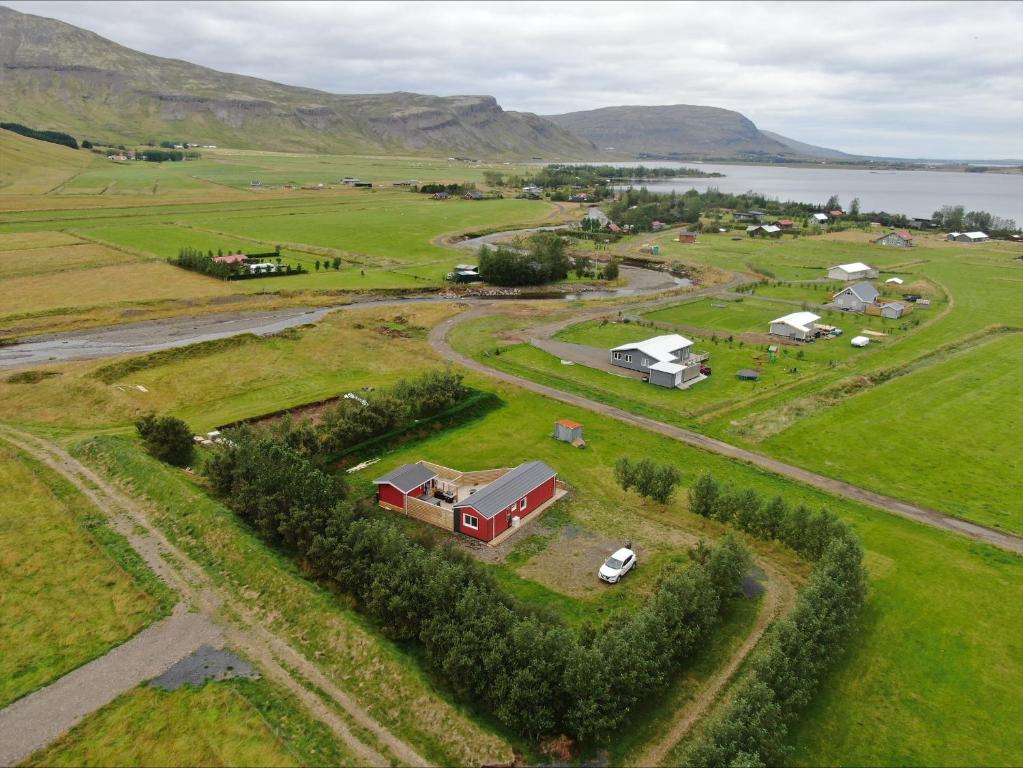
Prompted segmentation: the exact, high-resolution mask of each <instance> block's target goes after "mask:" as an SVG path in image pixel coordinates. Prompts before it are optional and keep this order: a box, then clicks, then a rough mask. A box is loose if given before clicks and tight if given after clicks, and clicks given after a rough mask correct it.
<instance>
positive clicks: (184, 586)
mask: <svg viewBox="0 0 1023 768" xmlns="http://www.w3.org/2000/svg"><path fill="white" fill-rule="evenodd" d="M4 433H5V435H6V436H7V437H9V438H11V439H12V440H13V441H15V442H17V444H19V446H21V447H23V448H25V449H26V450H28V451H30V452H31V453H33V454H34V455H35V456H36V457H37V458H39V460H41V461H44V462H46V463H47V464H50V465H51V466H54V467H55V468H59V469H58V471H61V473H62V474H64V476H65V477H66V478H67V479H68V480H69V481H71V482H74V483H76V485H78V487H79V488H82V490H85V491H86V492H87V493H88V491H87V489H86V488H84V487H83V486H85V484H86V482H88V483H90V484H92V485H93V486H95V488H96V489H97V491H96V492H95V493H94V494H91V495H94V496H96V497H98V500H99V501H101V502H102V507H103V508H105V509H108V510H109V509H119V510H121V512H122V513H123V514H125V515H127V516H128V517H129V518H131V519H132V520H133V521H134V523H135V524H136V525H137V526H138V527H139V529H140V530H141V531H144V534H139V536H140V537H141V538H142V539H144V542H143V543H141V544H140V545H139V547H140V548H144V549H145V554H146V555H148V557H150V558H154V557H155V558H161V559H162V557H163V552H165V551H170V552H172V553H173V554H174V556H175V559H176V560H177V561H178V563H179V564H180V567H181V573H180V575H178V574H175V576H176V577H177V578H176V579H175V581H176V585H177V586H178V587H179V592H180V593H181V595H182V596H183V597H184V598H185V599H186V600H188V602H189V603H191V604H192V605H194V606H195V607H197V608H198V609H199V610H200V611H201V612H203V613H204V614H206V615H209V616H211V617H216V616H217V613H218V611H219V609H220V607H221V606H222V605H224V604H225V603H230V601H227V600H225V597H224V596H223V595H220V594H218V593H217V590H216V589H215V588H214V587H213V586H212V584H210V582H209V581H208V576H207V573H208V572H207V571H204V570H203V568H202V567H200V565H199V564H197V563H196V562H195V561H193V560H191V559H190V558H188V557H187V556H186V555H185V554H184V553H183V552H182V551H181V550H179V549H178V548H177V547H175V546H174V545H173V544H172V543H171V542H170V541H169V540H168V539H167V538H165V537H164V536H163V535H162V533H161V532H160V531H159V530H158V529H157V528H155V527H154V526H153V524H152V523H151V522H150V521H149V520H148V518H147V516H146V513H145V512H144V511H143V509H142V507H141V506H139V505H138V504H136V503H135V502H134V501H133V500H132V499H131V498H129V497H128V496H126V495H125V494H124V493H122V492H121V491H118V490H115V489H114V488H113V487H112V486H110V485H108V484H106V483H105V482H104V481H103V480H102V479H100V477H99V476H98V475H96V474H95V473H93V472H92V471H91V470H89V469H88V468H87V467H86V466H85V465H83V464H81V463H80V462H78V461H76V460H75V459H74V458H72V457H71V456H70V455H69V454H67V453H65V452H64V451H63V450H62V449H60V448H59V447H57V446H56V445H55V444H53V443H49V442H48V441H46V440H44V439H42V438H40V437H37V436H33V435H30V434H28V433H24V432H20V431H17V430H12V429H11V428H9V427H6V428H4ZM164 570H165V571H166V570H167V569H166V568H165V569H164ZM230 608H231V610H232V611H233V612H234V613H235V614H241V606H240V605H239V604H238V603H232V604H231V605H230ZM220 621H221V626H222V628H223V630H224V632H225V636H226V638H227V640H228V642H229V643H230V644H231V645H232V646H235V647H238V648H240V649H241V650H242V651H243V652H244V653H245V654H246V655H247V656H249V657H250V658H252V659H253V661H254V662H256V663H257V664H258V666H259V667H260V669H261V670H262V671H263V672H264V673H265V674H267V675H268V676H269V677H271V678H272V679H273V680H275V682H276V683H277V684H279V685H282V686H285V687H286V688H287V689H288V690H290V691H291V693H292V694H294V695H295V696H296V697H298V698H299V699H300V700H301V701H302V702H303V703H304V704H305V705H306V706H307V707H308V708H309V709H310V711H311V712H312V713H313V714H314V715H316V716H317V717H318V718H319V719H321V720H322V721H323V722H324V723H325V724H327V725H328V726H330V727H331V728H332V730H333V731H334V732H335V734H336V735H337V736H338V737H339V738H341V739H342V740H343V741H345V743H347V744H348V745H349V746H350V747H351V749H352V750H353V751H354V752H356V753H357V754H359V755H360V758H361V759H362V760H363V761H364V762H365V763H366V764H370V765H386V764H387V761H386V760H384V759H383V758H382V757H381V756H380V755H379V754H378V753H376V752H375V751H374V750H372V749H370V748H369V747H367V746H366V745H365V744H363V743H362V742H361V741H359V740H358V739H357V738H355V737H354V735H353V734H352V732H351V731H350V729H348V727H347V726H346V725H345V724H344V723H343V721H341V719H340V718H338V717H337V716H336V715H333V714H331V713H330V712H328V711H325V708H324V707H323V706H322V704H321V703H320V702H319V699H318V698H317V696H316V695H315V694H314V693H312V692H311V691H308V690H307V689H306V688H304V687H303V686H302V685H301V684H300V683H299V682H298V681H296V680H295V679H294V678H293V677H291V676H290V675H289V674H288V672H287V670H285V669H284V668H283V667H282V666H281V665H280V664H279V663H278V662H277V660H276V658H277V656H278V655H287V658H288V662H289V664H292V665H295V666H298V667H299V668H301V669H302V670H303V672H304V674H306V675H307V676H310V677H313V678H314V679H315V678H316V677H317V676H320V673H319V671H318V670H317V669H316V667H315V666H313V665H312V664H311V663H310V662H308V661H307V660H306V659H305V658H304V657H302V656H301V655H300V654H298V653H297V652H296V651H294V649H292V648H291V647H290V646H288V645H287V644H286V643H284V642H283V641H281V640H280V639H279V638H277V637H276V636H275V635H273V634H272V633H271V632H270V631H269V630H267V629H266V628H265V627H264V626H263V625H262V624H259V623H257V622H253V623H252V624H249V625H243V626H238V625H235V624H231V623H229V622H223V620H222V618H221V619H220ZM337 703H338V704H340V705H341V706H343V707H345V708H346V709H347V710H348V711H349V712H350V713H351V714H352V716H353V717H356V718H361V721H362V723H363V724H364V725H366V726H367V727H371V728H375V729H376V730H377V733H378V735H380V736H381V738H386V739H389V740H390V743H391V744H392V747H393V748H395V749H396V751H399V753H402V750H404V752H403V754H405V755H406V756H413V755H415V753H414V752H412V751H411V749H410V748H408V747H407V746H403V745H402V744H401V742H400V741H399V740H397V739H395V737H393V736H391V735H390V734H389V733H387V731H386V730H384V729H383V728H382V727H381V726H379V725H378V724H376V723H375V721H374V720H373V719H372V718H371V717H369V716H368V715H366V714H365V713H364V712H363V711H362V710H361V708H359V707H358V705H356V704H355V703H354V702H352V701H351V700H350V699H347V697H345V698H339V699H337ZM409 762H410V763H412V764H416V765H419V764H422V760H421V759H418V760H411V761H409Z"/></svg>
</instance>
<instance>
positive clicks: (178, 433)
mask: <svg viewBox="0 0 1023 768" xmlns="http://www.w3.org/2000/svg"><path fill="white" fill-rule="evenodd" d="M135 429H136V431H137V432H138V435H139V437H140V438H142V444H143V445H144V446H145V447H146V450H147V451H148V452H149V454H150V455H151V456H153V457H155V458H157V459H159V460H160V461H165V462H167V463H168V464H173V465H174V466H176V467H184V466H187V465H188V464H190V463H191V462H192V458H193V456H194V455H195V442H194V441H193V439H192V430H191V429H190V428H189V426H188V425H187V424H186V423H185V422H183V421H182V420H181V419H178V418H175V417H174V416H155V415H153V414H151V413H150V414H147V415H145V416H143V417H142V418H141V419H139V420H138V421H136V422H135Z"/></svg>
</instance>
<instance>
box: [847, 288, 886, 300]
mask: <svg viewBox="0 0 1023 768" xmlns="http://www.w3.org/2000/svg"><path fill="white" fill-rule="evenodd" d="M846 290H847V291H849V292H850V293H852V294H853V295H854V296H855V297H856V298H857V299H859V300H860V301H865V302H867V303H868V304H869V303H870V302H872V301H873V300H874V299H876V298H877V297H878V296H879V295H880V294H878V292H877V288H875V287H874V286H873V285H871V284H870V283H856V285H850V286H849V287H848V288H846Z"/></svg>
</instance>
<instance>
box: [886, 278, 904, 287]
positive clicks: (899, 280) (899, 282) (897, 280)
mask: <svg viewBox="0 0 1023 768" xmlns="http://www.w3.org/2000/svg"><path fill="white" fill-rule="evenodd" d="M885 282H886V283H895V285H902V283H903V282H904V281H903V279H902V278H901V277H889V278H888V279H887V280H885Z"/></svg>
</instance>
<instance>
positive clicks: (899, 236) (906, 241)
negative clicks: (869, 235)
mask: <svg viewBox="0 0 1023 768" xmlns="http://www.w3.org/2000/svg"><path fill="white" fill-rule="evenodd" d="M874 243H875V244H876V245H893V246H895V247H896V248H909V247H910V246H911V245H913V236H912V235H911V234H909V232H907V231H906V230H904V229H897V230H895V231H894V232H889V233H888V234H887V235H885V236H884V237H879V238H877V239H876V240H875V241H874Z"/></svg>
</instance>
